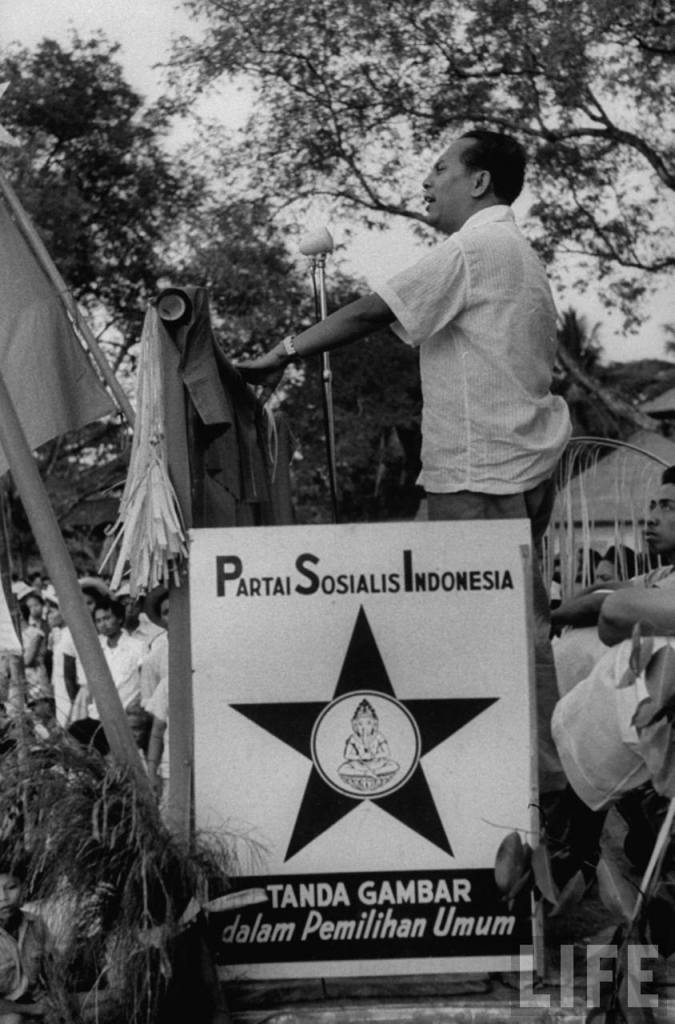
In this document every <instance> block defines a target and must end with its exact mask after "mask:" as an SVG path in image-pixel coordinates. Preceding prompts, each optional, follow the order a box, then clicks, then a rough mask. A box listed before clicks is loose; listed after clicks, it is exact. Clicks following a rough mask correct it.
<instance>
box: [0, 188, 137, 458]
mask: <svg viewBox="0 0 675 1024" xmlns="http://www.w3.org/2000/svg"><path fill="white" fill-rule="evenodd" d="M0 191H1V192H2V194H3V196H4V197H5V200H6V202H7V205H8V206H9V208H10V210H11V212H12V215H13V216H14V219H15V220H16V223H17V225H18V227H19V228H20V230H21V233H22V234H23V236H24V238H25V239H26V242H27V243H28V245H29V246H30V247H31V249H32V250H33V253H34V255H35V258H36V259H37V261H38V263H39V264H40V266H41V267H42V269H43V271H44V272H45V274H46V275H47V277H48V278H49V280H50V281H51V283H52V284H53V285H54V288H55V289H56V293H57V295H58V296H59V298H60V300H61V302H62V303H63V305H64V307H65V310H66V313H67V314H68V317H69V319H70V321H71V323H72V325H73V328H74V330H75V331H76V333H77V334H79V335H80V336H81V338H82V339H83V340H84V342H85V344H86V347H87V348H88V350H89V352H90V354H91V357H92V359H93V360H94V362H95V363H96V365H97V367H98V369H99V372H100V374H101V377H102V378H103V380H104V381H105V383H106V384H107V386H108V388H109V390H110V393H111V394H112V396H113V398H114V399H115V402H116V404H117V407H118V408H119V410H120V411H121V412H122V413H123V414H124V416H125V418H126V420H127V422H128V423H129V425H130V426H133V425H134V410H133V409H132V407H131V403H130V401H129V399H128V398H127V396H126V394H125V393H124V390H123V388H122V385H121V384H120V382H119V381H118V379H117V377H116V376H115V374H114V373H113V371H112V368H111V367H110V365H109V363H108V360H107V359H106V357H105V356H104V354H103V352H102V351H101V347H100V345H99V343H98V342H97V340H96V338H95V337H94V334H93V332H92V330H91V328H90V327H89V325H88V323H87V321H86V320H85V319H84V317H83V316H82V314H81V313H80V310H79V307H78V305H77V303H76V302H75V299H74V298H73V297H72V295H71V294H70V292H69V291H68V288H67V286H66V283H65V281H64V280H63V278H62V277H61V275H60V273H59V271H58V270H57V268H56V266H55V265H54V261H53V260H52V258H51V256H50V255H49V253H48V252H47V250H46V248H45V246H44V245H43V242H42V239H41V238H40V236H39V235H38V233H37V231H36V230H35V228H34V226H33V223H32V222H31V220H30V218H29V217H28V214H27V213H26V211H25V210H24V208H23V206H22V205H21V202H20V200H19V197H18V196H17V194H16V192H15V191H14V189H13V188H12V186H11V185H10V184H9V182H8V181H7V179H6V178H5V176H4V175H3V174H0ZM8 458H9V455H8Z"/></svg>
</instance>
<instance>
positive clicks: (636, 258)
mask: <svg viewBox="0 0 675 1024" xmlns="http://www.w3.org/2000/svg"><path fill="white" fill-rule="evenodd" d="M186 5H187V7H188V8H189V9H190V10H191V11H192V12H193V13H194V14H195V16H197V17H201V18H203V19H204V20H205V21H206V23H207V25H208V31H207V32H206V33H205V35H204V39H203V41H201V42H199V43H192V42H183V44H182V45H181V48H180V50H179V51H178V54H177V68H178V71H177V80H178V81H180V84H181V89H182V91H183V96H184V98H185V100H186V102H189V99H190V97H191V95H192V94H193V92H194V90H200V89H204V88H207V87H208V86H209V85H210V84H211V83H212V82H214V81H216V80H218V79H219V78H220V77H221V76H222V75H223V74H224V75H230V76H238V75H244V76H246V77H247V78H248V79H249V81H251V82H252V83H253V85H254V87H255V90H256V95H257V101H256V105H255V115H254V116H253V117H252V118H251V121H250V122H249V125H248V127H247V131H246V139H245V142H244V144H243V146H242V150H241V160H243V161H245V162H246V166H247V167H248V170H249V175H250V181H249V186H250V188H251V190H252V192H253V193H254V194H255V195H257V196H262V197H264V198H265V197H266V198H268V199H270V200H273V199H274V198H280V199H281V201H282V202H284V203H287V202H288V201H289V200H290V199H296V200H297V199H302V198H303V197H307V196H310V195H316V194H322V195H327V196H329V197H331V199H332V200H333V201H334V202H335V203H336V205H337V204H341V205H342V206H344V207H349V208H351V209H352V210H358V211H359V215H360V216H361V217H363V216H365V217H366V218H369V217H370V218H372V219H374V220H377V219H378V217H379V215H381V214H394V215H397V216H401V217H405V218H408V219H410V220H412V221H413V222H415V223H418V224H420V223H421V222H422V221H423V219H424V218H423V214H422V212H421V210H420V203H419V201H418V199H417V198H415V196H416V195H417V196H419V191H420V187H419V182H420V181H421V177H422V174H423V172H424V169H425V166H426V162H427V160H428V159H429V151H430V148H436V147H438V145H439V144H440V139H441V136H445V135H448V134H457V133H460V132H461V131H463V130H465V129H466V128H468V127H469V126H472V125H475V124H481V125H483V126H485V127H492V128H495V129H500V130H505V131H507V132H512V133H514V134H515V135H517V136H518V137H519V138H521V139H522V140H523V141H524V142H525V143H526V144H527V147H528V149H529V152H530V155H531V161H532V167H531V172H530V187H531V189H532V192H533V193H534V197H535V201H534V203H533V205H532V208H531V214H532V220H531V224H530V232H531V234H532V236H533V238H534V240H535V241H536V243H537V244H538V246H539V248H540V250H541V252H542V253H543V255H544V256H545V257H546V258H547V259H548V260H550V261H552V262H555V264H556V265H557V266H558V267H563V268H564V267H565V266H570V264H571V262H572V261H573V262H574V265H575V266H576V268H577V270H578V273H577V278H576V281H575V284H576V285H577V286H578V287H586V286H588V284H589V283H590V282H591V281H593V282H598V288H599V291H600V293H601V295H602V297H603V298H604V299H605V301H606V302H607V303H613V304H618V305H619V306H620V308H621V309H622V310H623V312H624V314H625V317H626V319H627V321H628V322H629V323H633V324H634V323H635V322H636V321H637V320H638V318H639V308H638V300H639V299H640V298H641V297H642V296H643V295H644V294H645V292H646V291H648V290H649V289H650V288H651V287H653V286H656V285H657V284H659V283H662V282H663V279H664V276H665V275H667V274H669V273H670V272H672V269H673V266H675V252H674V250H673V246H672V237H671V233H670V231H669V227H668V219H667V218H666V217H664V210H665V208H666V207H667V206H668V204H669V203H672V192H673V189H675V165H674V161H673V157H674V152H673V144H672V136H670V135H669V134H668V132H667V131H664V125H665V124H667V123H668V119H669V118H670V116H671V114H670V111H671V110H672V95H673V89H672V61H673V56H674V55H675V19H673V18H672V14H671V13H670V12H669V8H668V5H667V4H666V0H560V2H559V3H556V4H549V3H546V2H545V0H512V2H510V3H504V2H503V0H461V2H460V0H316V2H314V3H311V4H306V3H302V2H300V0H287V2H286V3H284V4H279V3H277V0H186ZM189 84H191V90H192V91H191V90H190V88H188V85H189ZM600 282H601V283H600Z"/></svg>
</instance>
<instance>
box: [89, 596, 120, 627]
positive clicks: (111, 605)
mask: <svg viewBox="0 0 675 1024" xmlns="http://www.w3.org/2000/svg"><path fill="white" fill-rule="evenodd" d="M95 610H96V611H97V612H98V611H101V610H103V611H106V612H112V613H113V615H114V616H115V618H116V619H119V621H120V622H124V618H125V616H126V608H125V607H124V605H123V604H122V602H121V601H116V600H115V598H114V597H99V599H98V603H97V605H96V609H95Z"/></svg>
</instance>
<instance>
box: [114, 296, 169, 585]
mask: <svg viewBox="0 0 675 1024" xmlns="http://www.w3.org/2000/svg"><path fill="white" fill-rule="evenodd" d="M161 330H163V327H162V324H161V321H160V319H159V315H158V313H157V310H156V309H155V307H154V306H151V307H150V309H149V310H148V312H147V313H146V316H145V321H144V323H143V332H142V335H141V345H140V355H139V362H138V386H137V400H136V405H137V408H136V428H135V432H134V440H133V444H132V448H131V458H130V462H129V471H128V475H127V480H126V484H125V487H124V493H123V495H122V500H121V502H120V509H119V514H118V517H117V521H116V522H115V524H114V526H112V527H111V529H110V533H111V536H112V542H111V544H110V548H109V550H108V553H107V555H106V558H105V562H107V561H108V560H109V559H110V558H111V557H112V555H113V553H114V552H115V551H117V560H116V563H115V569H114V571H113V575H112V581H111V588H112V590H113V591H115V590H116V589H117V588H118V587H119V585H120V583H121V580H122V576H123V574H124V572H125V570H126V569H127V567H128V569H129V590H130V593H131V595H132V597H135V596H137V595H139V594H144V593H147V592H148V591H150V590H152V589H153V587H156V586H157V585H158V584H160V583H164V584H168V582H169V580H172V581H173V582H174V583H175V585H176V586H178V585H179V575H178V570H179V567H180V565H181V563H182V562H183V560H184V559H185V558H186V557H187V552H188V549H187V540H186V534H185V529H184V525H183V522H182V517H181V513H180V506H179V504H178V499H177V497H176V492H175V491H174V488H173V485H172V483H171V480H170V479H169V469H168V459H167V450H166V432H165V426H164V388H163V374H162V359H161V352H160V344H161V342H160V331H161ZM104 564H105V563H104ZM101 568H102V567H101Z"/></svg>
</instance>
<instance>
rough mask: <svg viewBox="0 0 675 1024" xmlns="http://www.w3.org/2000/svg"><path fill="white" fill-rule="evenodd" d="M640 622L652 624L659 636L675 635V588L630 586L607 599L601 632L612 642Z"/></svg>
mask: <svg viewBox="0 0 675 1024" xmlns="http://www.w3.org/2000/svg"><path fill="white" fill-rule="evenodd" d="M636 622H646V623H648V624H649V625H651V626H652V627H653V628H654V630H655V632H656V633H657V634H658V635H659V636H674V635H675V589H674V588H668V589H666V588H664V589H659V588H658V587H654V588H651V589H648V590H642V589H641V588H638V587H629V588H627V589H626V590H617V591H615V593H613V594H609V595H608V596H607V597H606V599H605V600H604V601H603V604H602V609H601V611H600V619H599V622H598V635H599V637H600V639H601V640H602V642H603V643H605V644H608V645H609V646H611V645H612V644H618V643H620V642H621V641H622V640H627V639H628V638H629V637H630V636H631V634H632V632H633V627H634V625H635V623H636Z"/></svg>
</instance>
